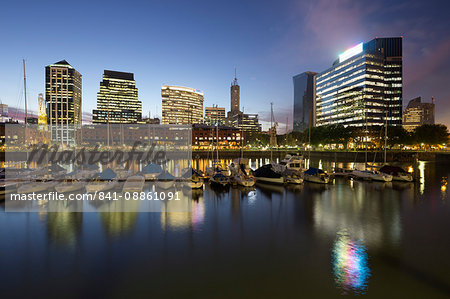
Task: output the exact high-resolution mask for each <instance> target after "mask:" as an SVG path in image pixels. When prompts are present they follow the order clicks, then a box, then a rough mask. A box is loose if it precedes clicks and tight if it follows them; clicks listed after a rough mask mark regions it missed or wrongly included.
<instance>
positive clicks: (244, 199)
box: [0, 162, 450, 298]
mask: <svg viewBox="0 0 450 299" xmlns="http://www.w3.org/2000/svg"><path fill="white" fill-rule="evenodd" d="M329 166H330V163H324V165H323V167H324V168H327V167H329ZM342 166H343V167H346V166H347V167H349V166H350V165H349V164H343V165H342ZM404 166H407V165H404ZM418 171H419V172H420V175H421V178H420V180H418V181H417V182H416V183H414V184H412V183H395V182H393V183H375V182H362V181H352V180H348V179H345V178H337V179H336V180H335V181H334V182H333V183H332V184H330V185H328V186H325V185H316V184H312V183H304V185H301V186H288V187H280V186H272V185H257V186H256V188H255V189H254V190H248V189H242V188H236V187H230V188H229V189H228V190H225V191H217V190H213V189H211V188H210V186H209V185H206V186H205V189H204V190H203V191H200V192H193V201H192V213H46V214H39V213H5V212H4V211H2V212H0V281H1V282H0V294H2V297H4V298H5V297H6V296H11V295H14V296H20V295H22V296H33V297H37V296H39V297H44V296H51V297H54V296H64V297H65V298H66V297H68V298H71V297H74V298H75V297H80V296H83V297H86V296H89V297H93V296H102V297H104V296H108V297H117V298H124V297H130V296H139V297H142V296H146V297H148V296H152V295H154V296H158V297H161V296H171V297H174V296H183V297H209V298H211V297H231V296H233V297H256V296H258V297H282V296H283V297H286V296H289V297H293V296H296V297H300V296H306V297H333V296H340V295H343V294H348V295H361V294H365V295H368V296H370V297H372V296H373V297H387V298H395V297H402V298H408V297H422V298H423V297H448V296H450V275H449V274H448V273H449V270H448V269H449V268H450V233H449V229H450V191H449V190H448V189H447V190H443V188H441V185H442V183H441V180H442V178H443V177H444V178H450V164H438V163H431V162H430V163H425V162H420V164H419V170H418ZM448 188H449V189H450V186H449V187H448ZM3 209H4V207H3V206H2V210H3Z"/></svg>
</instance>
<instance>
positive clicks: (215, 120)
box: [205, 106, 225, 125]
mask: <svg viewBox="0 0 450 299" xmlns="http://www.w3.org/2000/svg"><path fill="white" fill-rule="evenodd" d="M224 123H225V108H222V107H217V106H216V107H205V124H208V125H216V124H219V125H223V124H224Z"/></svg>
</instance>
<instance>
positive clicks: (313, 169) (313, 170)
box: [305, 167, 325, 175]
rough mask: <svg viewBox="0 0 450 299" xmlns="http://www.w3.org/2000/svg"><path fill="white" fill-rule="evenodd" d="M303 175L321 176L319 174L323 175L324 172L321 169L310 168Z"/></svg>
mask: <svg viewBox="0 0 450 299" xmlns="http://www.w3.org/2000/svg"><path fill="white" fill-rule="evenodd" d="M305 173H306V174H309V175H316V174H321V173H325V172H324V171H323V170H322V169H319V168H314V167H310V168H309V169H308V170H307V171H305Z"/></svg>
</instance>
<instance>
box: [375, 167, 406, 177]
mask: <svg viewBox="0 0 450 299" xmlns="http://www.w3.org/2000/svg"><path fill="white" fill-rule="evenodd" d="M380 171H381V172H383V173H387V174H393V175H398V174H399V173H405V172H406V171H405V170H404V169H403V168H401V167H398V166H391V165H384V166H383V167H381V168H380Z"/></svg>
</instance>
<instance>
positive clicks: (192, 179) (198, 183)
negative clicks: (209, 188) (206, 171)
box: [181, 167, 203, 189]
mask: <svg viewBox="0 0 450 299" xmlns="http://www.w3.org/2000/svg"><path fill="white" fill-rule="evenodd" d="M181 178H182V180H183V186H184V187H187V188H191V189H199V188H202V187H203V177H202V175H201V174H200V173H198V172H197V171H196V170H194V169H193V168H192V167H189V168H187V169H186V170H185V172H184V173H183V174H182V176H181Z"/></svg>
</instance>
